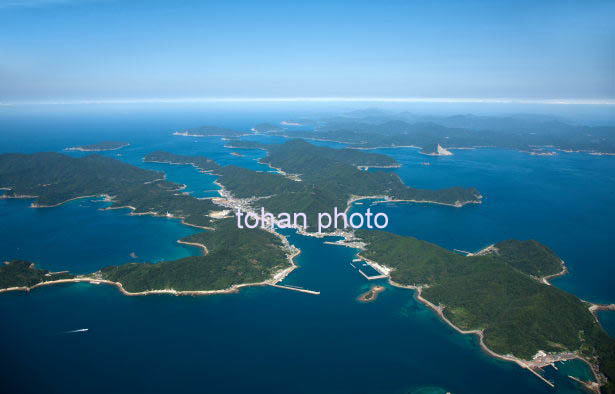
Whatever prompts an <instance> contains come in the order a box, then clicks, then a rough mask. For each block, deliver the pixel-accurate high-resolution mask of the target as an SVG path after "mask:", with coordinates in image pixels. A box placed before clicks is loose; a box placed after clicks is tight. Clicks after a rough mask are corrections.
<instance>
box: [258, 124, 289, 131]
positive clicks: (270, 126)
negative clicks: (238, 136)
mask: <svg viewBox="0 0 615 394" xmlns="http://www.w3.org/2000/svg"><path fill="white" fill-rule="evenodd" d="M282 130H284V129H283V128H281V127H280V126H277V125H274V124H271V123H259V124H257V125H256V126H254V127H252V131H254V132H256V133H271V132H280V131H282Z"/></svg>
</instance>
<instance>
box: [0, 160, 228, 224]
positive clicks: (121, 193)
mask: <svg viewBox="0 0 615 394" xmlns="http://www.w3.org/2000/svg"><path fill="white" fill-rule="evenodd" d="M0 187H2V188H7V189H9V190H7V191H6V193H5V194H4V195H2V196H0V197H1V198H34V199H35V201H34V203H33V206H34V207H52V206H56V205H60V204H63V203H65V202H67V201H70V200H74V199H77V198H82V197H90V196H100V195H105V196H107V198H108V199H109V201H110V202H111V203H112V204H111V206H110V207H109V208H108V209H115V208H130V209H131V210H132V213H133V214H154V215H167V216H173V217H178V218H182V219H183V220H184V221H185V222H186V223H187V224H190V225H194V226H198V227H207V226H210V225H211V219H210V218H209V216H208V213H209V211H211V210H214V209H217V206H215V205H214V204H213V203H212V202H211V201H210V200H199V199H196V198H194V197H192V196H190V195H187V194H184V193H182V192H181V190H182V188H183V186H182V185H178V184H176V183H172V182H168V181H166V180H165V179H164V174H163V173H161V172H157V171H151V170H145V169H142V168H139V167H135V166H132V165H130V164H127V163H124V162H122V161H119V160H116V159H113V158H110V157H105V156H100V155H96V154H94V155H90V156H85V157H80V158H75V157H70V156H67V155H63V154H60V153H52V152H48V153H35V154H17V153H15V154H3V155H0Z"/></svg>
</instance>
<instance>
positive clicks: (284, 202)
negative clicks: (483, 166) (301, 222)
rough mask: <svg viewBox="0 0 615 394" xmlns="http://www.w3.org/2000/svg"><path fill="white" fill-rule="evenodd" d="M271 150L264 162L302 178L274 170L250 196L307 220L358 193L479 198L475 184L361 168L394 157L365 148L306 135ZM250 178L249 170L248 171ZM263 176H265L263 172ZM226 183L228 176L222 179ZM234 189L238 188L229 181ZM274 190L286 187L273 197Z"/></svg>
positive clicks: (449, 200) (453, 200)
mask: <svg viewBox="0 0 615 394" xmlns="http://www.w3.org/2000/svg"><path fill="white" fill-rule="evenodd" d="M264 147H266V149H267V150H268V151H269V155H268V156H267V157H266V158H264V159H262V161H263V162H265V163H269V164H270V165H272V166H274V167H276V168H281V169H282V170H283V171H284V172H286V173H290V174H298V175H299V176H300V178H301V182H293V183H291V182H289V181H288V180H287V178H284V177H283V176H281V175H275V174H270V175H268V176H267V180H268V182H263V183H262V185H263V186H262V187H259V184H260V183H259V182H257V181H256V180H254V181H253V182H252V183H253V186H251V188H250V195H251V196H262V197H265V196H268V197H269V198H266V199H262V200H259V201H257V202H256V204H261V205H262V206H264V207H265V209H267V210H268V211H270V212H273V213H279V212H304V213H306V215H307V216H308V224H309V223H312V224H314V223H316V222H317V219H316V217H317V214H318V213H319V212H332V210H333V208H334V207H337V208H338V209H339V210H344V209H345V208H346V203H347V201H348V200H349V199H350V197H351V196H353V195H360V196H375V195H387V196H390V197H391V198H393V199H402V200H413V201H425V202H428V201H429V202H438V203H442V204H450V205H461V204H464V203H467V202H475V201H479V200H480V198H481V197H480V194H479V193H478V191H477V190H476V189H474V188H460V187H454V188H449V189H442V190H423V189H414V188H411V187H408V186H406V185H405V184H404V183H403V182H402V181H401V179H400V178H399V176H398V175H397V174H395V173H391V172H385V171H361V170H359V169H358V168H357V167H359V166H390V165H395V164H396V163H395V161H394V160H393V159H391V158H389V157H388V156H385V155H380V154H374V153H365V152H362V151H359V150H352V149H333V148H327V147H319V146H315V145H312V144H309V143H307V142H305V141H302V140H292V141H288V142H286V143H284V144H281V145H265V146H264ZM246 177H247V175H246ZM263 178H264V177H263ZM276 180H277V182H279V183H282V182H283V183H284V185H283V186H281V187H280V188H278V189H274V188H272V187H271V186H269V184H270V183H272V182H276ZM221 182H222V183H223V184H225V186H226V183H224V182H225V180H224V178H222V179H221ZM228 189H229V190H230V191H231V192H233V193H234V192H235V190H236V188H235V187H233V185H229V186H228ZM272 190H280V191H282V192H281V193H279V194H275V195H273V196H272V194H274V193H272Z"/></svg>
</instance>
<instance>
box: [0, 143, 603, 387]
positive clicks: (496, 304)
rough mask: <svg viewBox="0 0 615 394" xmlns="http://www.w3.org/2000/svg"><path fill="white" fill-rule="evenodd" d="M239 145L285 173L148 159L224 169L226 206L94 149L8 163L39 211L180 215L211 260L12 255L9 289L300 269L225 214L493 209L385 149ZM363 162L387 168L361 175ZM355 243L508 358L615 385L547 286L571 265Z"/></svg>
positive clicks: (275, 244) (284, 247)
mask: <svg viewBox="0 0 615 394" xmlns="http://www.w3.org/2000/svg"><path fill="white" fill-rule="evenodd" d="M237 145H244V146H246V147H252V148H253V147H257V148H259V149H264V150H266V151H267V153H268V155H267V156H266V157H265V158H263V159H261V162H262V163H264V164H267V165H269V166H271V167H272V169H274V170H275V171H276V172H258V171H253V170H249V169H246V168H242V167H236V166H220V165H219V164H217V163H216V162H214V161H213V160H211V159H208V158H206V157H202V156H185V155H177V154H173V153H169V152H163V151H156V152H152V153H150V154H148V155H147V156H146V157H145V158H144V160H145V161H151V162H161V163H167V164H187V165H193V166H194V167H196V168H198V169H199V170H200V171H207V172H211V173H213V174H215V175H218V176H219V178H218V182H219V183H220V184H221V185H222V187H223V189H222V190H221V196H222V197H220V198H218V199H214V200H215V202H214V201H212V200H211V199H197V198H194V197H192V196H191V195H189V194H187V193H184V192H182V190H183V186H182V185H178V184H175V183H172V182H169V181H167V180H165V177H164V174H163V173H160V172H157V171H151V170H146V169H142V168H139V167H135V166H132V165H130V164H127V163H124V162H122V161H119V160H116V159H113V158H109V157H104V156H100V155H96V154H94V155H90V156H85V157H81V158H74V157H70V156H67V155H63V154H59V153H36V154H2V155H0V187H1V188H4V189H7V191H6V194H5V195H3V196H2V198H32V199H34V200H35V201H34V203H33V206H34V207H50V206H55V205H59V204H62V203H64V202H67V201H70V200H73V199H76V198H82V197H88V196H100V195H104V196H106V199H107V201H109V202H110V205H109V206H108V207H107V208H106V209H114V208H129V209H130V210H131V213H132V214H150V215H160V216H166V217H176V218H181V219H182V220H183V222H184V223H185V224H188V225H192V226H197V227H202V228H204V229H207V231H204V232H200V233H197V234H194V235H191V236H189V237H186V238H184V239H182V240H179V242H181V243H185V244H189V245H194V246H198V247H200V248H201V249H202V250H203V255H201V256H193V257H186V258H183V259H179V260H175V261H164V262H160V263H156V264H151V263H134V262H131V263H127V264H122V265H115V266H108V267H103V268H101V269H100V270H99V271H97V272H94V273H91V274H89V275H79V276H73V275H71V274H70V273H67V272H63V273H50V272H48V271H46V270H43V269H38V268H36V267H35V266H34V264H32V263H31V262H24V261H12V262H9V263H8V264H5V265H4V266H2V267H0V288H2V289H22V290H23V289H25V290H27V289H30V288H33V287H37V286H40V285H44V284H50V283H63V282H66V281H75V282H77V281H87V282H93V283H109V284H114V285H116V286H118V287H119V288H120V289H121V290H122V291H123V292H124V293H125V294H129V295H141V294H150V293H171V294H210V293H212V292H230V291H236V290H237V289H238V288H239V287H241V286H245V285H266V284H275V283H277V282H279V281H280V280H281V279H283V278H284V277H285V275H287V274H288V273H289V272H290V271H291V270H292V269H294V268H295V264H294V263H293V260H292V259H293V257H294V256H295V255H296V254H297V253H298V251H297V250H296V249H294V247H292V245H289V244H288V241H287V240H286V238H285V237H283V236H281V235H280V234H278V233H276V232H275V231H274V230H271V231H269V230H263V229H260V228H257V229H252V230H251V229H247V228H243V229H238V228H237V226H236V223H235V219H234V218H222V219H218V218H217V217H218V216H214V215H213V214H212V213H213V212H216V211H218V210H220V208H221V206H222V207H226V208H229V207H230V208H235V207H237V206H242V207H248V208H250V209H254V210H256V209H260V207H263V208H265V209H266V210H267V211H268V212H271V213H274V214H277V213H279V212H304V213H306V214H307V215H308V223H314V222H315V219H314V218H313V217H314V216H315V215H316V214H317V213H318V212H330V211H331V209H332V207H338V208H339V209H340V210H343V209H346V208H347V207H348V206H349V202H351V201H353V200H355V199H357V198H361V197H379V198H384V199H388V200H396V201H415V202H423V203H438V204H446V205H451V206H458V207H459V206H463V205H465V204H468V203H479V202H480V201H481V196H480V194H479V192H478V191H477V190H476V189H474V188H462V187H454V188H449V189H442V190H425V189H415V188H412V187H409V186H407V185H405V184H404V183H403V182H402V181H401V179H400V178H399V177H398V176H397V175H396V174H395V173H392V172H388V171H381V170H378V169H377V167H394V166H396V165H397V163H396V162H395V160H394V159H392V158H391V157H388V156H386V155H382V154H375V153H367V152H364V151H361V150H356V149H333V148H328V147H322V146H315V145H312V144H310V143H308V142H306V141H303V140H290V141H288V142H285V143H283V144H271V145H267V144H256V143H245V144H242V143H241V142H238V143H237ZM365 167H367V168H369V167H376V169H375V170H369V171H365V170H362V168H365ZM310 216H311V217H312V218H311V219H310ZM309 231H310V229H308V232H309ZM356 237H358V239H359V240H360V241H362V242H364V243H365V244H366V245H367V246H366V248H365V250H363V251H362V252H361V256H362V257H364V258H366V259H368V260H371V261H375V262H377V263H379V264H382V265H383V266H386V267H388V268H390V269H392V271H391V272H390V279H391V280H392V282H393V283H394V284H397V285H400V286H404V287H412V288H415V289H417V290H418V292H419V297H420V299H421V300H424V301H425V302H426V303H427V304H428V305H430V306H431V307H433V308H434V309H436V310H437V311H438V312H439V313H441V316H442V317H443V318H445V319H446V320H447V321H449V322H450V323H451V324H453V325H454V326H455V327H457V328H458V329H460V330H462V331H463V332H476V333H478V334H480V335H481V338H482V341H483V342H484V345H485V346H486V347H487V348H488V349H490V350H491V351H493V352H495V353H497V355H501V356H502V357H503V358H507V359H511V358H512V359H514V360H521V361H519V362H525V361H523V360H531V359H532V357H534V356H535V355H536V354H537V353H538V352H539V351H545V352H548V353H550V354H559V355H563V356H561V357H563V359H566V358H571V357H577V356H578V357H582V358H583V359H585V360H588V361H589V362H591V363H592V364H593V365H596V366H599V368H600V371H602V373H604V375H605V376H607V377H608V378H609V379H610V381H612V379H613V377H614V376H615V372H614V368H615V367H614V365H615V363H614V362H613V360H614V359H615V356H614V355H615V345H614V344H613V340H612V339H611V338H610V337H608V335H606V333H605V332H604V331H603V330H602V329H601V327H600V325H599V324H598V323H597V321H596V320H595V318H594V316H593V315H592V313H591V312H590V311H589V309H588V307H589V305H588V304H587V303H585V302H583V301H581V300H579V299H578V298H577V297H575V296H574V295H571V294H568V293H566V292H564V291H562V290H560V289H558V288H556V287H554V286H550V285H549V284H548V281H547V278H549V277H551V276H553V275H558V274H561V273H562V272H565V267H564V266H563V263H562V262H561V259H559V257H558V256H557V255H556V254H555V253H554V252H553V251H552V250H551V249H549V248H548V247H546V246H544V245H542V244H540V243H538V242H536V241H516V240H510V241H503V242H500V243H497V244H495V245H493V246H492V247H490V248H487V249H485V250H483V251H481V252H479V253H475V254H470V255H469V256H462V255H459V254H456V253H453V252H450V251H448V250H446V249H443V248H441V247H439V246H437V245H433V244H430V243H427V242H424V241H420V240H418V239H415V238H412V237H402V236H398V235H394V234H391V233H386V232H381V231H367V230H358V231H357V232H356ZM377 290H378V291H380V290H382V289H380V288H378V289H377ZM376 295H377V292H375V291H371V292H368V293H366V294H365V295H364V296H363V297H362V298H361V299H362V300H363V301H370V300H373V299H375V297H376ZM549 357H550V356H549ZM522 365H524V366H527V365H529V364H522ZM608 387H610V386H608Z"/></svg>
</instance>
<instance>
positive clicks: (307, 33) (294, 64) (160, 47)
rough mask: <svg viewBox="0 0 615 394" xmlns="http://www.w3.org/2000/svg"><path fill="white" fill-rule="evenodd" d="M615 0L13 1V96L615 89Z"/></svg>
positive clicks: (2, 85)
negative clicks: (614, 21) (431, 0)
mask: <svg viewBox="0 0 615 394" xmlns="http://www.w3.org/2000/svg"><path fill="white" fill-rule="evenodd" d="M613 20H615V1H593V0H585V1H581V0H579V1H566V0H558V1H524V0H514V1H463V2H462V1H446V0H442V1H433V2H429V1H388V0H382V1H361V0H353V1H335V0H328V1H318V0H312V1H302V2H299V1H267V0H260V1H234V0H225V1H206V0H201V1H189V0H185V1H184V0H169V1H158V0H147V1H140V0H130V1H128V0H124V1H121V0H117V1H114V0H0V103H5V104H6V103H18V102H46V101H49V102H53V101H62V100H64V101H70V100H158V99H168V100H183V99H186V98H191V99H194V98H201V99H206V100H207V99H210V100H216V99H220V98H223V99H227V100H228V99H230V100H233V99H246V98H268V99H273V98H281V97H282V98H306V97H310V98H325V99H326V98H329V99H331V98H345V99H353V98H354V99H357V98H389V99H404V98H406V99H408V98H410V99H419V100H420V99H424V100H429V99H432V100H433V99H436V100H438V99H442V98H445V99H446V98H454V99H468V98H470V99H484V100H501V99H512V100H530V101H531V100H539V101H540V100H564V101H565V100H581V101H582V100H590V101H591V100H598V101H600V100H606V101H609V102H615V23H613Z"/></svg>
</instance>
